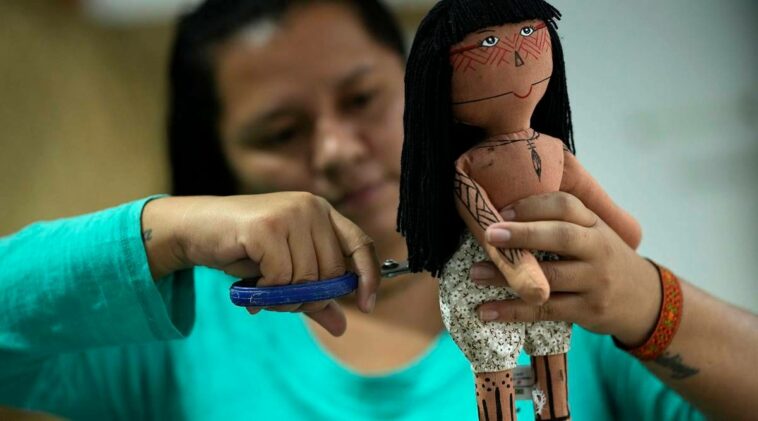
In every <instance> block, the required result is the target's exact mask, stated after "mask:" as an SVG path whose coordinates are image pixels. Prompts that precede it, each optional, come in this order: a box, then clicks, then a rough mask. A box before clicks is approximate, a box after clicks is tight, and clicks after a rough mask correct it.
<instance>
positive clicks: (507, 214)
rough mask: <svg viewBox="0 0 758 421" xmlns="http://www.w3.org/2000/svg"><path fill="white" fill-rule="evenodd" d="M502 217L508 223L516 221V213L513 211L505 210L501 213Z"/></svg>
mask: <svg viewBox="0 0 758 421" xmlns="http://www.w3.org/2000/svg"><path fill="white" fill-rule="evenodd" d="M500 216H502V217H503V219H504V220H506V221H513V220H514V219H516V211H515V210H513V209H505V210H503V211H502V212H500Z"/></svg>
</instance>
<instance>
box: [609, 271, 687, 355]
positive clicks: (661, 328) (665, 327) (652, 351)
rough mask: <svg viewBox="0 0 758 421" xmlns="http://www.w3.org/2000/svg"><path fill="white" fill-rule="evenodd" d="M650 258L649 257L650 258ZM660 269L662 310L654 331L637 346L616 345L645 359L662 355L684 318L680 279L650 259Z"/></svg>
mask: <svg viewBox="0 0 758 421" xmlns="http://www.w3.org/2000/svg"><path fill="white" fill-rule="evenodd" d="M648 260H649V259H648ZM649 261H650V263H652V264H653V266H655V268H656V269H657V270H658V277H659V279H660V280H661V294H662V297H661V311H660V314H659V315H658V323H656V325H655V329H654V330H653V333H651V334H650V337H649V338H648V339H647V340H646V341H645V343H643V344H642V345H640V346H638V347H636V348H631V349H630V348H626V347H624V346H623V345H621V344H620V343H619V342H618V341H616V345H617V346H619V347H620V348H621V349H623V350H625V351H627V352H628V353H630V354H632V355H634V356H635V357H637V358H639V359H640V360H643V361H649V360H654V359H656V358H658V357H660V356H661V355H662V354H663V352H664V351H665V350H666V348H668V346H669V345H671V341H672V340H673V339H674V335H675V334H676V331H677V329H679V322H680V321H681V320H682V304H683V301H684V300H683V297H682V286H681V284H680V283H679V279H678V278H677V277H676V276H675V275H674V274H673V273H671V271H670V270H668V269H666V268H665V267H663V266H660V265H658V264H656V263H655V262H653V261H652V260H649Z"/></svg>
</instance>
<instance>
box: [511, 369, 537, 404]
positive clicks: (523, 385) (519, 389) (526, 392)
mask: <svg viewBox="0 0 758 421" xmlns="http://www.w3.org/2000/svg"><path fill="white" fill-rule="evenodd" d="M532 386H534V371H532V367H531V366H529V365H520V366H517V367H516V368H514V369H513V390H514V392H515V395H516V400H519V401H531V400H532Z"/></svg>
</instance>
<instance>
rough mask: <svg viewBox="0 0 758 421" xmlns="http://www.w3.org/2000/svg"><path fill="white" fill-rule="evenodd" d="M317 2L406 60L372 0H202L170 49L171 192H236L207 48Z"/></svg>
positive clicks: (397, 36)
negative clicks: (352, 16) (349, 14)
mask: <svg viewBox="0 0 758 421" xmlns="http://www.w3.org/2000/svg"><path fill="white" fill-rule="evenodd" d="M317 2H320V3H327V2H328V3H339V4H344V5H346V6H348V7H349V8H350V9H352V10H353V11H354V12H355V13H356V16H357V17H358V18H359V19H360V20H361V22H362V23H363V26H364V27H365V28H366V30H367V32H368V33H369V35H371V36H372V38H373V39H374V40H376V41H377V42H378V43H380V44H382V45H384V46H386V47H388V48H390V49H391V50H393V51H395V52H397V54H398V55H400V56H401V57H403V59H404V58H405V45H404V41H403V35H402V32H401V31H400V29H399V27H398V25H397V23H396V21H395V19H394V17H393V16H392V14H391V13H390V11H389V10H387V8H386V7H385V6H383V5H382V4H381V3H379V2H378V1H376V0H357V1H349V0H319V1H314V0H207V1H206V2H204V3H203V4H202V5H200V6H199V7H197V8H196V9H195V10H194V11H192V12H190V13H188V14H186V15H184V16H183V17H181V18H180V19H179V22H178V25H177V27H176V34H175V38H174V43H173V48H172V51H171V63H170V68H169V101H168V128H167V129H168V140H169V154H170V159H171V180H172V190H173V194H175V195H199V194H203V195H204V194H210V195H229V194H234V193H236V188H237V181H236V178H235V177H234V175H233V174H232V172H231V170H230V169H229V166H228V164H227V162H226V159H225V158H224V155H223V152H222V149H221V141H220V139H219V134H218V119H219V114H220V104H219V103H218V97H217V93H216V86H215V85H216V83H215V78H214V70H215V69H214V64H213V60H212V55H211V54H210V51H211V49H212V47H214V46H216V45H218V44H220V43H222V42H224V41H225V40H227V39H229V37H231V36H233V35H234V34H235V33H237V32H238V31H240V30H241V29H243V28H244V27H245V26H247V25H250V24H251V23H254V22H256V21H260V20H262V19H281V18H282V17H283V16H284V15H285V14H286V13H287V12H289V11H290V10H292V9H293V8H294V7H295V6H307V5H310V4H314V3H317Z"/></svg>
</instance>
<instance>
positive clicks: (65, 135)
mask: <svg viewBox="0 0 758 421" xmlns="http://www.w3.org/2000/svg"><path fill="white" fill-rule="evenodd" d="M194 3H196V1H194V0H160V1H156V0H79V1H75V0H65V1H64V0H2V1H1V2H0V235H5V234H9V233H11V232H13V231H15V230H18V229H20V228H22V227H23V226H24V225H26V224H28V223H30V222H33V221H36V220H40V219H52V218H58V217H63V216H70V215H76V214H80V213H84V212H89V211H94V210H97V209H102V208H105V207H108V206H113V205H116V204H118V203H122V202H125V201H129V200H133V199H136V198H139V197H143V196H147V195H150V194H154V193H159V192H167V191H168V190H169V185H168V176H167V174H168V172H167V159H166V145H165V139H164V126H163V120H164V114H165V111H164V100H165V98H164V97H165V92H166V88H165V74H166V71H165V68H166V58H167V51H168V48H169V44H170V41H171V31H172V28H171V26H172V22H173V19H174V18H175V16H176V14H177V13H179V12H181V11H182V10H185V9H187V8H190V7H192V5H193V4H194ZM391 3H392V4H393V6H395V8H396V10H397V13H398V16H399V17H400V18H401V20H402V22H403V24H404V26H405V27H406V29H407V32H408V36H409V38H410V37H412V34H413V30H414V27H415V25H416V23H417V22H418V20H419V19H420V17H421V16H423V15H424V14H425V13H426V11H427V10H428V8H429V7H430V5H431V4H432V3H433V1H421V0H418V1H408V0H396V1H392V2H391ZM553 4H554V5H555V6H556V7H558V8H559V9H560V10H561V11H562V12H563V14H564V19H563V20H562V21H561V22H560V29H559V30H560V34H561V36H562V38H563V44H564V49H565V50H566V51H565V55H566V65H567V73H568V82H569V92H570V94H571V101H572V109H573V115H574V127H575V133H576V144H577V151H578V153H577V154H578V156H579V158H580V160H581V161H582V162H583V163H584V165H585V166H586V167H587V168H588V169H589V170H590V172H592V173H593V174H594V176H595V177H596V178H597V179H598V180H599V181H600V183H601V184H602V185H603V186H604V187H605V188H606V189H607V190H608V191H609V192H610V194H611V195H612V196H613V197H614V198H615V199H616V201H617V202H619V203H620V204H621V205H622V206H623V207H625V208H626V209H628V210H629V211H630V212H631V213H632V214H634V215H635V216H636V217H637V218H638V219H639V220H640V222H641V223H642V226H643V230H644V237H643V243H642V246H641V249H640V250H641V253H642V254H644V255H648V256H651V257H654V258H655V259H656V260H658V261H659V262H661V263H663V264H666V265H668V266H670V267H671V268H673V269H674V270H675V272H677V273H678V274H680V275H681V276H683V277H684V278H687V279H688V280H690V281H691V282H693V283H694V284H696V285H698V286H700V287H702V288H704V289H706V290H708V291H709V292H711V293H713V294H714V295H716V296H718V297H721V298H724V299H726V300H728V301H730V302H732V303H735V304H737V305H740V306H742V307H744V308H747V309H750V310H752V311H754V312H755V311H758V223H756V218H758V76H757V75H758V71H757V70H756V69H757V68H758V66H757V65H758V48H756V42H758V36H756V35H758V25H755V21H756V18H758V3H756V2H755V0H730V1H729V2H713V1H707V0H669V1H666V2H609V1H604V0H581V1H580V0H554V1H553Z"/></svg>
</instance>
